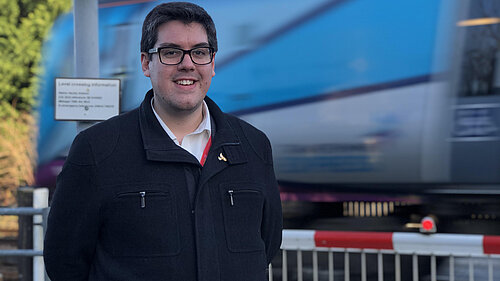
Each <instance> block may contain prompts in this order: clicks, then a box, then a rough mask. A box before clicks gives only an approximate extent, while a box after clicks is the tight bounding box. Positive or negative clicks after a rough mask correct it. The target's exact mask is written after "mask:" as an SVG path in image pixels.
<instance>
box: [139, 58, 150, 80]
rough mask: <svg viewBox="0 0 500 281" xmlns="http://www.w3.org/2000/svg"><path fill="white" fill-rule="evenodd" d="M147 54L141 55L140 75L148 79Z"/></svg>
mask: <svg viewBox="0 0 500 281" xmlns="http://www.w3.org/2000/svg"><path fill="white" fill-rule="evenodd" d="M149 62H150V60H149V54H146V53H141V66H142V73H144V76H146V77H150V74H149Z"/></svg>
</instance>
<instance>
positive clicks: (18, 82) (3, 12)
mask: <svg viewBox="0 0 500 281" xmlns="http://www.w3.org/2000/svg"><path fill="white" fill-rule="evenodd" d="M71 3H72V1H71V0H0V120H1V121H0V206H8V205H12V204H15V199H14V198H15V196H14V194H15V189H16V188H17V187H18V186H22V185H30V184H33V167H34V163H35V158H36V157H35V140H36V137H35V136H36V124H35V122H34V120H35V118H34V117H33V115H34V112H33V109H34V107H35V106H36V100H37V94H38V84H39V79H40V75H41V74H42V71H43V70H42V69H41V66H40V62H41V59H42V57H41V56H42V53H41V49H42V44H43V42H44V40H45V38H46V37H47V36H48V35H49V31H50V29H51V27H52V24H53V22H54V20H55V19H56V18H57V16H59V15H60V14H61V13H63V12H67V11H69V10H70V8H71Z"/></svg>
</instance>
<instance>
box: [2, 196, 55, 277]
mask: <svg viewBox="0 0 500 281" xmlns="http://www.w3.org/2000/svg"><path fill="white" fill-rule="evenodd" d="M48 201H49V190H48V189H47V188H37V189H34V191H33V207H32V208H31V207H20V208H0V215H5V216H9V215H11V216H12V215H13V216H33V249H19V250H4V249H0V257H33V281H49V278H48V276H47V275H46V273H45V266H44V263H43V257H42V256H43V237H44V234H45V229H46V224H47V217H48V214H49V208H48Z"/></svg>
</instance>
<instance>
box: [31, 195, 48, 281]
mask: <svg viewBox="0 0 500 281" xmlns="http://www.w3.org/2000/svg"><path fill="white" fill-rule="evenodd" d="M48 206H49V190H48V189H47V188H37V189H35V190H34V191H33V208H35V209H43V208H47V207H48ZM43 223H44V221H43V216H42V215H34V216H33V250H35V251H42V250H43V235H44V229H43ZM44 280H45V265H44V263H43V257H40V256H38V257H34V258H33V281H44Z"/></svg>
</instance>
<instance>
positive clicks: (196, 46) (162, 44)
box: [158, 42, 210, 49]
mask: <svg viewBox="0 0 500 281" xmlns="http://www.w3.org/2000/svg"><path fill="white" fill-rule="evenodd" d="M162 47H173V48H179V49H182V48H181V46H180V45H177V44H175V43H168V42H165V43H161V44H160V45H159V46H158V48H162ZM199 47H210V44H208V43H207V42H202V43H198V44H196V45H194V46H193V48H199Z"/></svg>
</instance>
